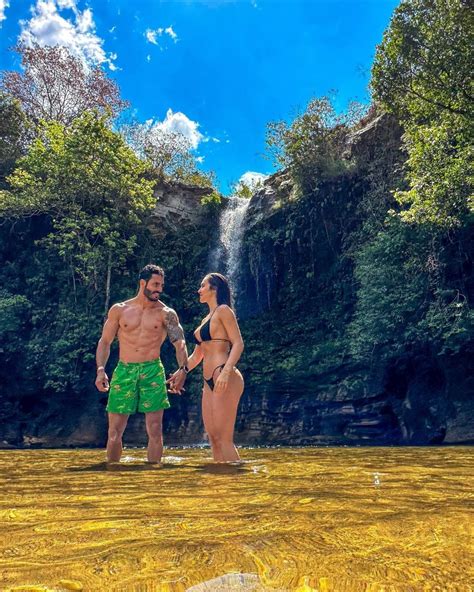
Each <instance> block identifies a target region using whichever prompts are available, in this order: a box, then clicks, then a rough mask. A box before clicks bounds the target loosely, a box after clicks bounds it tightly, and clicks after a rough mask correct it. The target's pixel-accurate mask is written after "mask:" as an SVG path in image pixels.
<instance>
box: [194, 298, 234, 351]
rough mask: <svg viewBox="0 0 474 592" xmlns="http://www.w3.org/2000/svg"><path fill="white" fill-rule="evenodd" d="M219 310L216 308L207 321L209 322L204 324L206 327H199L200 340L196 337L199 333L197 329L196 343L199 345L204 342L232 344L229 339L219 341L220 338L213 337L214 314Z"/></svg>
mask: <svg viewBox="0 0 474 592" xmlns="http://www.w3.org/2000/svg"><path fill="white" fill-rule="evenodd" d="M218 308H219V307H218V306H216V308H215V309H214V310H213V312H212V314H211V316H210V317H209V318H208V319H207V321H206V322H205V323H204V325H201V327H198V329H199V335H200V336H201V339H198V338H197V337H196V331H198V329H196V331H195V332H194V341H195V342H196V344H197V345H201V343H202V342H203V341H227V343H232V342H231V341H229V340H228V339H218V338H213V337H211V319H212V317H213V316H214V313H215V312H216V310H217V309H218Z"/></svg>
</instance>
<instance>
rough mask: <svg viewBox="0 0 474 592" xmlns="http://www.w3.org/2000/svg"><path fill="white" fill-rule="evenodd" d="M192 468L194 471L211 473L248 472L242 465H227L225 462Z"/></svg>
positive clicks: (236, 473)
mask: <svg viewBox="0 0 474 592" xmlns="http://www.w3.org/2000/svg"><path fill="white" fill-rule="evenodd" d="M194 468H195V470H196V471H199V472H200V473H209V474H211V475H239V474H242V473H248V472H249V469H247V468H246V467H244V466H242V465H228V464H225V463H222V464H219V463H218V464H216V463H209V464H206V465H202V466H200V467H194Z"/></svg>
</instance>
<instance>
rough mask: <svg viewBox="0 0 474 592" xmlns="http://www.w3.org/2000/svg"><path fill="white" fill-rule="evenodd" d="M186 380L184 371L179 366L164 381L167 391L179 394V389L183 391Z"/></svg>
mask: <svg viewBox="0 0 474 592" xmlns="http://www.w3.org/2000/svg"><path fill="white" fill-rule="evenodd" d="M185 381H186V372H185V371H184V370H183V369H182V368H179V369H178V370H176V372H174V373H173V374H172V375H171V376H170V377H169V378H168V380H167V381H166V384H167V385H168V392H169V393H171V394H173V395H181V391H183V392H184V391H185V390H186V389H185V388H184V383H185Z"/></svg>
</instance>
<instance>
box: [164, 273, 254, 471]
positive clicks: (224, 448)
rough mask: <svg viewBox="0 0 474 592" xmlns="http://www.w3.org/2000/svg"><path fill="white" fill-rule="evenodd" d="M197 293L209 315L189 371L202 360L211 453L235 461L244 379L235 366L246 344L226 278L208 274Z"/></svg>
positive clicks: (219, 459) (197, 335)
mask: <svg viewBox="0 0 474 592" xmlns="http://www.w3.org/2000/svg"><path fill="white" fill-rule="evenodd" d="M198 294H199V302H201V303H203V304H207V305H208V307H209V314H208V315H207V316H206V317H205V318H204V319H203V320H202V321H201V324H200V326H199V327H198V328H197V329H196V331H195V332H194V338H195V341H196V347H195V349H194V351H193V353H192V355H191V356H190V358H189V360H188V371H191V370H193V369H194V368H196V366H198V365H199V364H200V363H201V361H203V374H204V388H203V393H202V417H203V420H204V427H205V429H206V432H207V435H208V437H209V441H210V444H211V447H212V454H213V457H214V460H215V461H217V462H235V461H239V460H240V456H239V453H238V452H237V449H236V447H235V445H234V441H233V439H234V426H235V418H236V415H237V407H238V405H239V400H240V397H241V395H242V392H243V390H244V379H243V378H242V374H241V373H240V372H239V371H238V370H237V368H236V367H235V365H236V364H237V362H238V361H239V358H240V356H241V355H242V352H243V350H244V343H243V341H242V336H241V334H240V329H239V325H238V324H237V319H236V317H235V314H234V311H233V310H232V308H231V296H230V288H229V282H228V281H227V279H226V278H225V277H224V276H223V275H221V274H220V273H209V274H208V275H206V276H205V278H204V279H203V280H202V282H201V286H200V288H199V290H198ZM173 378H174V375H173V377H172V379H173ZM171 384H173V383H172V382H171Z"/></svg>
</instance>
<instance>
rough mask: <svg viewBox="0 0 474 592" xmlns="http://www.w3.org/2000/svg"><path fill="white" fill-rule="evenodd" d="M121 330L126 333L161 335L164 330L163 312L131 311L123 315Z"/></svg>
mask: <svg viewBox="0 0 474 592" xmlns="http://www.w3.org/2000/svg"><path fill="white" fill-rule="evenodd" d="M120 329H121V331H123V332H124V333H136V332H147V333H148V332H150V333H156V334H160V333H161V332H162V331H163V330H164V322H163V312H162V311H161V310H140V309H133V308H132V309H130V310H126V311H124V312H123V313H122V316H121V319H120Z"/></svg>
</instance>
